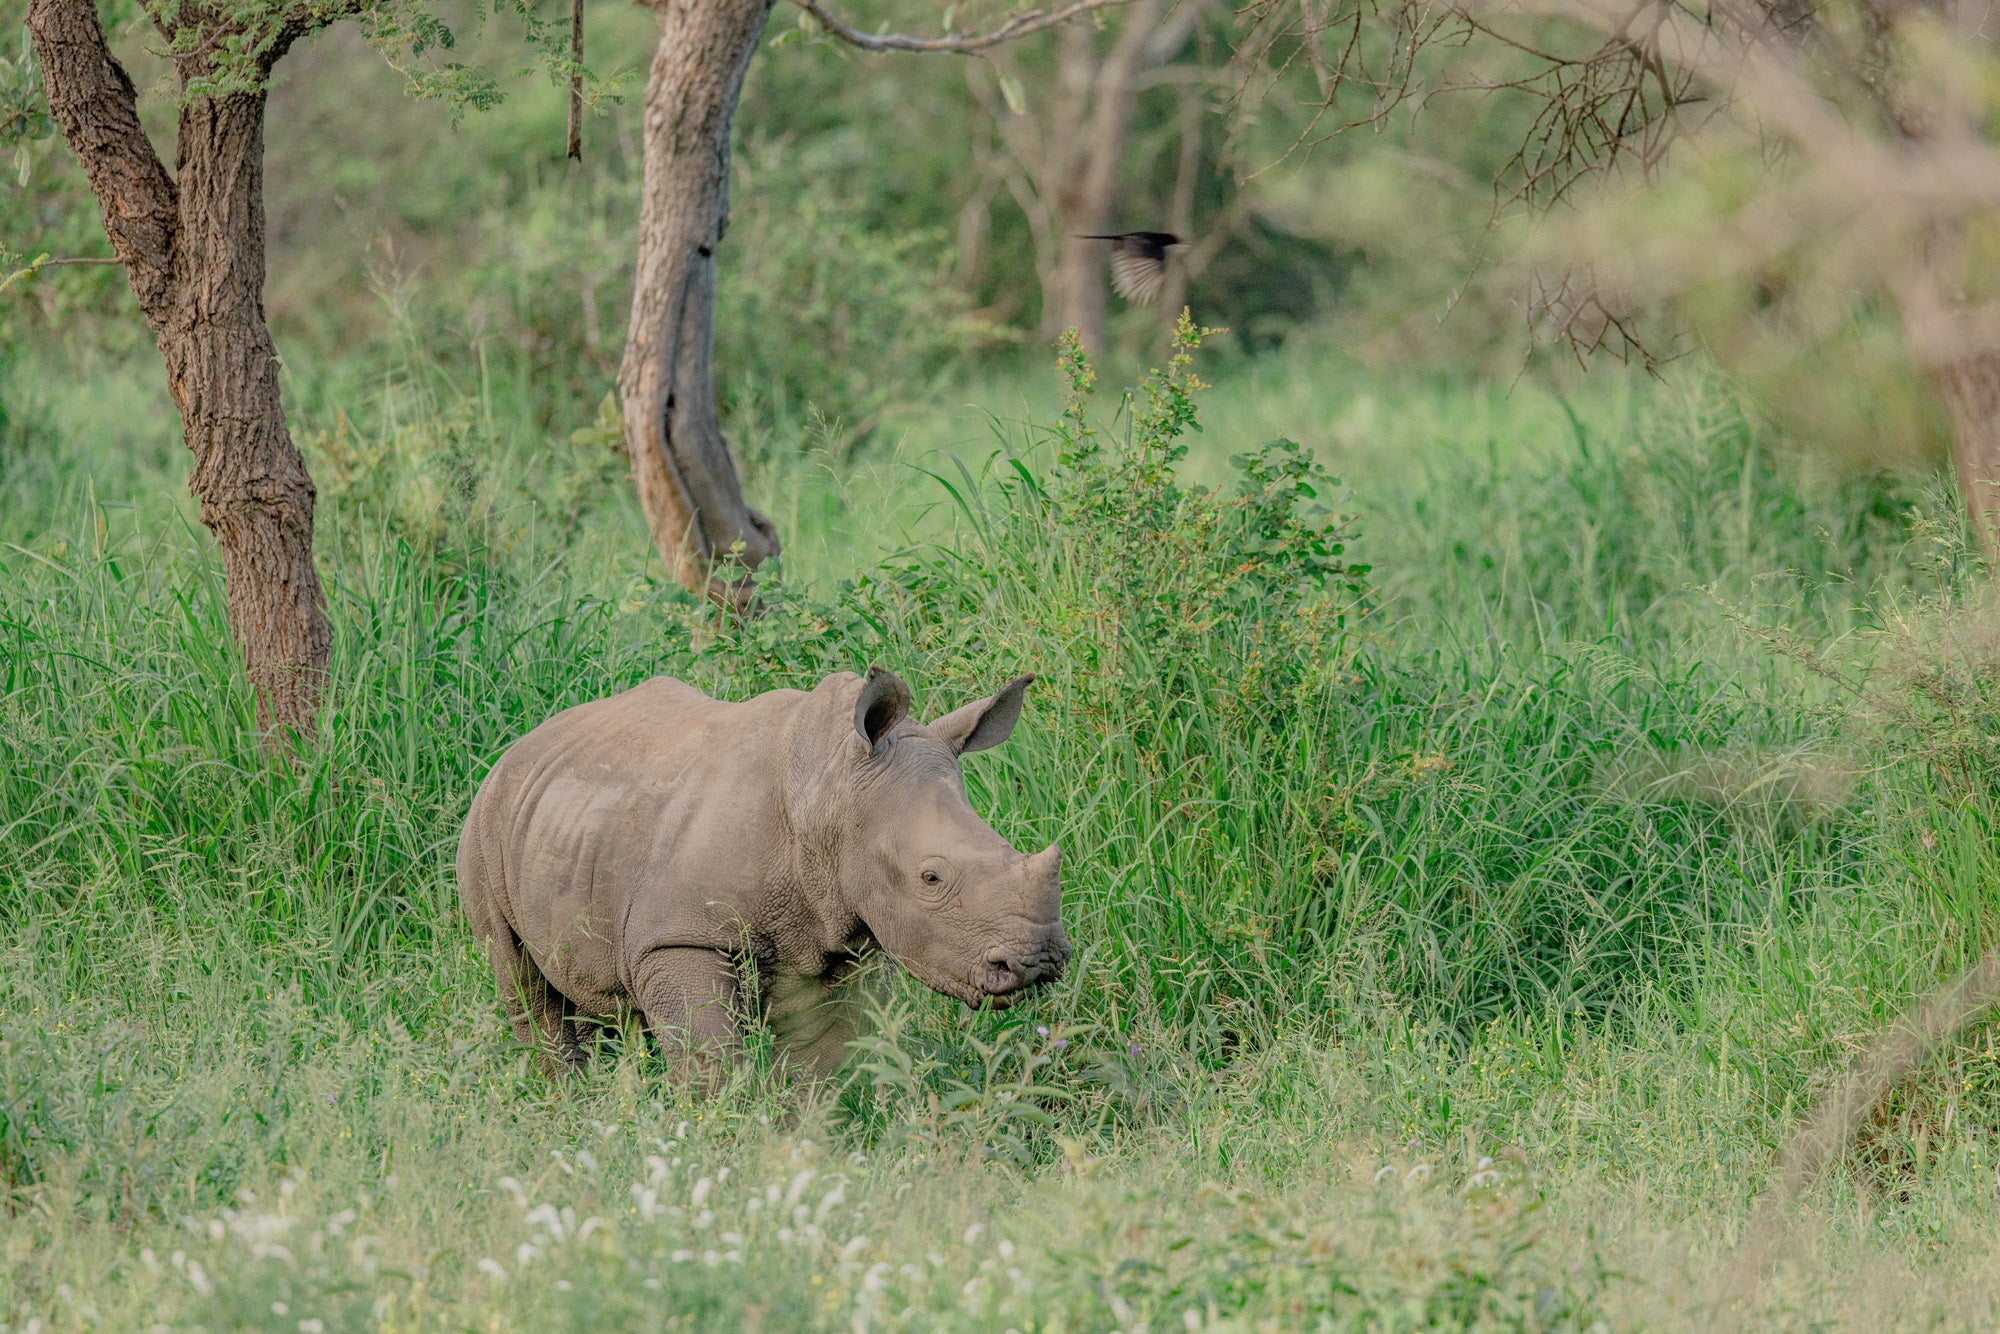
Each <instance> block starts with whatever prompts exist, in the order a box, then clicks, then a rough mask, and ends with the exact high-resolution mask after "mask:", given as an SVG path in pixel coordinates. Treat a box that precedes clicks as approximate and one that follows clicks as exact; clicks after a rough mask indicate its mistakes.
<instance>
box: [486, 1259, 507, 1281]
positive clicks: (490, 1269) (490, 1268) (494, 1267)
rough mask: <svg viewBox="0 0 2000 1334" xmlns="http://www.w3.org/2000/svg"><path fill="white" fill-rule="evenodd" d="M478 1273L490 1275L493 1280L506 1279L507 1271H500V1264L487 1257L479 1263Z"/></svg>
mask: <svg viewBox="0 0 2000 1334" xmlns="http://www.w3.org/2000/svg"><path fill="white" fill-rule="evenodd" d="M479 1272H480V1273H482V1274H490V1275H491V1276H492V1277H494V1278H505V1277H507V1271H506V1270H504V1269H502V1268H501V1267H500V1262H499V1261H498V1260H495V1259H493V1258H492V1257H491V1256H488V1257H486V1258H485V1259H483V1260H481V1261H480V1262H479Z"/></svg>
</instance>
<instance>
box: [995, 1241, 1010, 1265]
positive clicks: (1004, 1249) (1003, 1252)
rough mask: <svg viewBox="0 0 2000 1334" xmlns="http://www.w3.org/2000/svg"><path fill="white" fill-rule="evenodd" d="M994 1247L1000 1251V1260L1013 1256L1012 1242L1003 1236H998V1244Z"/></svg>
mask: <svg viewBox="0 0 2000 1334" xmlns="http://www.w3.org/2000/svg"><path fill="white" fill-rule="evenodd" d="M994 1249H995V1250H997V1251H999V1252H1000V1258H1001V1259H1002V1260H1011V1259H1013V1258H1014V1243H1013V1242H1011V1241H1009V1240H1007V1239H1006V1238H1005V1237H1002V1238H1000V1244H999V1245H998V1246H996V1247H994Z"/></svg>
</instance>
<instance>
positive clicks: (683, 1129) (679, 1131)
mask: <svg viewBox="0 0 2000 1334" xmlns="http://www.w3.org/2000/svg"><path fill="white" fill-rule="evenodd" d="M687 1137H688V1123H687V1122H685V1121H683V1122H681V1123H680V1124H679V1125H677V1126H675V1127H674V1138H675V1139H686V1138H687Z"/></svg>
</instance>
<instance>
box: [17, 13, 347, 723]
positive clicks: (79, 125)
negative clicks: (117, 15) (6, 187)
mask: <svg viewBox="0 0 2000 1334" xmlns="http://www.w3.org/2000/svg"><path fill="white" fill-rule="evenodd" d="M352 12H354V11H353V9H352V7H343V6H341V5H338V4H336V5H333V6H321V5H317V4H309V3H296V4H284V5H268V6H267V5H256V6H248V7H242V8H229V7H222V6H206V5H202V6H180V5H176V6H172V7H162V8H160V9H159V10H157V11H154V12H152V13H151V14H150V17H151V18H152V20H153V23H154V25H155V26H156V27H157V28H158V29H159V32H160V35H161V36H162V37H163V38H165V40H166V43H167V49H168V52H169V53H170V56H171V58H172V61H173V64H174V68H175V73H176V75H177V77H178V79H179V84H180V93H181V106H180V124H179V131H178V134H177V136H176V152H175V171H174V172H172V173H169V172H168V170H167V168H166V166H165V165H164V164H163V163H162V162H161V161H160V159H159V157H158V155H157V154H156V153H155V152H154V150H153V145H152V141H151V140H150V139H148V138H147V137H146V131H145V129H144V128H143V127H142V126H141V125H140V123H139V109H138V94H137V89H136V88H135V87H134V85H133V82H132V79H131V77H130V76H129V75H128V74H127V73H126V72H125V68H124V66H123V65H121V64H120V63H119V62H118V60H117V58H116V57H115V56H113V55H112V53H111V48H110V46H109V45H108V44H107V43H106V41H105V36H104V27H103V24H102V22H101V20H100V19H99V17H98V12H97V8H96V5H95V3H94V0H32V2H31V3H30V5H29V8H28V31H29V32H30V33H31V34H32V36H33V39H34V47H35V54H36V57H37V61H38V64H39V66H40V70H41V77H42V81H43V85H44V88H45V90H46V93H47V97H48V105H49V110H50V112H51V113H52V114H53V115H54V117H55V120H56V122H57V123H58V124H59V125H60V126H61V127H62V131H63V136H64V138H65V139H66V140H67V141H68V143H69V146H70V148H71V150H72V151H73V152H74V153H75V154H76V156H77V159H78V160H79V161H80V162H81V163H82V164H83V169H84V172H85V174H86V175H87V176H88V178H89V180H90V187H91V190H92V191H93V192H94V193H95V194H96V196H97V200H98V204H99V207H100V208H101V210H102V213H103V218H104V230H105V234H106V235H107V236H108V237H109V238H110V240H111V246H112V250H113V252H114V253H115V254H116V256H117V258H118V261H119V263H120V264H122V265H123V266H124V269H125V274H126V276H127V278H128V279H129V280H130V281H131V285H132V292H133V294H134V295H135V296H136V297H137V298H138V302H139V309H140V311H141V312H142V313H143V314H144V316H145V319H146V323H147V325H148V327H149V328H151V330H152V331H153V336H154V338H155V339H156V340H157V342H158V344H159V348H160V354H161V356H163V357H164V358H165V359H166V364H167V379H168V383H169V385H170V387H171V388H172V391H173V396H174V402H175V404H176V406H178V407H179V409H180V414H181V424H182V428H183V430H184V431H185V434H186V439H187V445H188V448H189V450H190V451H192V452H193V454H194V471H193V474H192V476H191V477H190V479H189V489H190V490H192V491H193V492H194V495H195V498H196V499H197V500H198V501H199V502H200V504H201V519H202V522H203V523H204V524H205V525H207V527H208V529H209V531H210V532H211V533H213V534H214V535H215V539H216V544H217V546H218V547H219V548H220V549H221V552H222V568H223V577H224V579H225V581H226V583H227V587H228V597H229V624H230V630H231V632H232V634H233V635H234V637H235V640H236V645H237V648H238V650H239V651H240V652H241V653H242V655H243V665H244V669H245V672H246V674H247V675H248V677H249V680H250V685H251V688H252V690H254V691H255V693H256V708H257V725H258V727H259V728H260V729H263V730H266V731H268V732H270V733H271V734H272V735H273V736H274V737H276V736H278V735H281V734H282V733H283V732H285V731H290V732H294V733H298V734H301V735H310V734H311V733H312V732H313V730H314V726H315V720H316V718H317V716H318V711H319V702H320V697H321V695H322V693H323V692H324V690H325V685H326V672H327V660H328V656H329V653H330V651H331V636H330V633H329V631H328V628H327V619H326V596H325V594H324V593H323V592H322V591H321V589H320V582H319V575H318V573H317V571H315V570H314V568H313V559H312V532H313V501H314V492H313V484H312V479H311V478H310V477H308V476H307V475H306V466H305V462H304V460H303V459H301V458H300V456H299V451H298V449H297V447H296V446H295V445H294V444H293V442H292V437H291V432H290V431H289V430H288V429H287V427H286V425H285V411H284V403H283V400H282V398H281V396H280V393H279V389H278V362H277V353H276V350H275V348H274V347H273V345H272V342H271V332H270V329H269V327H268V326H267V325H266V323H265V320H264V300H263V293H264V104H265V98H266V83H267V81H268V79H269V77H270V73H271V69H272V67H273V66H275V65H276V64H277V62H278V61H279V60H280V59H281V58H282V57H283V56H284V54H285V53H286V52H287V51H288V50H290V49H291V47H292V45H293V43H295V42H296V41H298V39H299V38H301V37H303V36H304V35H305V34H306V33H308V32H311V31H312V30H314V29H315V28H317V27H320V26H321V25H323V24H325V23H328V22H331V21H333V20H334V19H337V18H340V17H343V16H345V15H347V14H350V13H352Z"/></svg>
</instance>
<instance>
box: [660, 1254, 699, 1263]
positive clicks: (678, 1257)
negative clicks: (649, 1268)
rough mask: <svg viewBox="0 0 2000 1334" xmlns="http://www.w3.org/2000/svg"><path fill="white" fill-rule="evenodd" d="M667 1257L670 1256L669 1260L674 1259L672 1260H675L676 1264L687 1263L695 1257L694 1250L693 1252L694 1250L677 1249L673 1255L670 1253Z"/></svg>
mask: <svg viewBox="0 0 2000 1334" xmlns="http://www.w3.org/2000/svg"><path fill="white" fill-rule="evenodd" d="M667 1258H668V1259H669V1260H672V1261H673V1262H674V1263H675V1264H677V1265H684V1264H686V1263H687V1262H688V1261H690V1260H692V1259H694V1252H693V1251H675V1252H674V1253H673V1254H672V1255H669V1256H668V1257H667Z"/></svg>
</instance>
